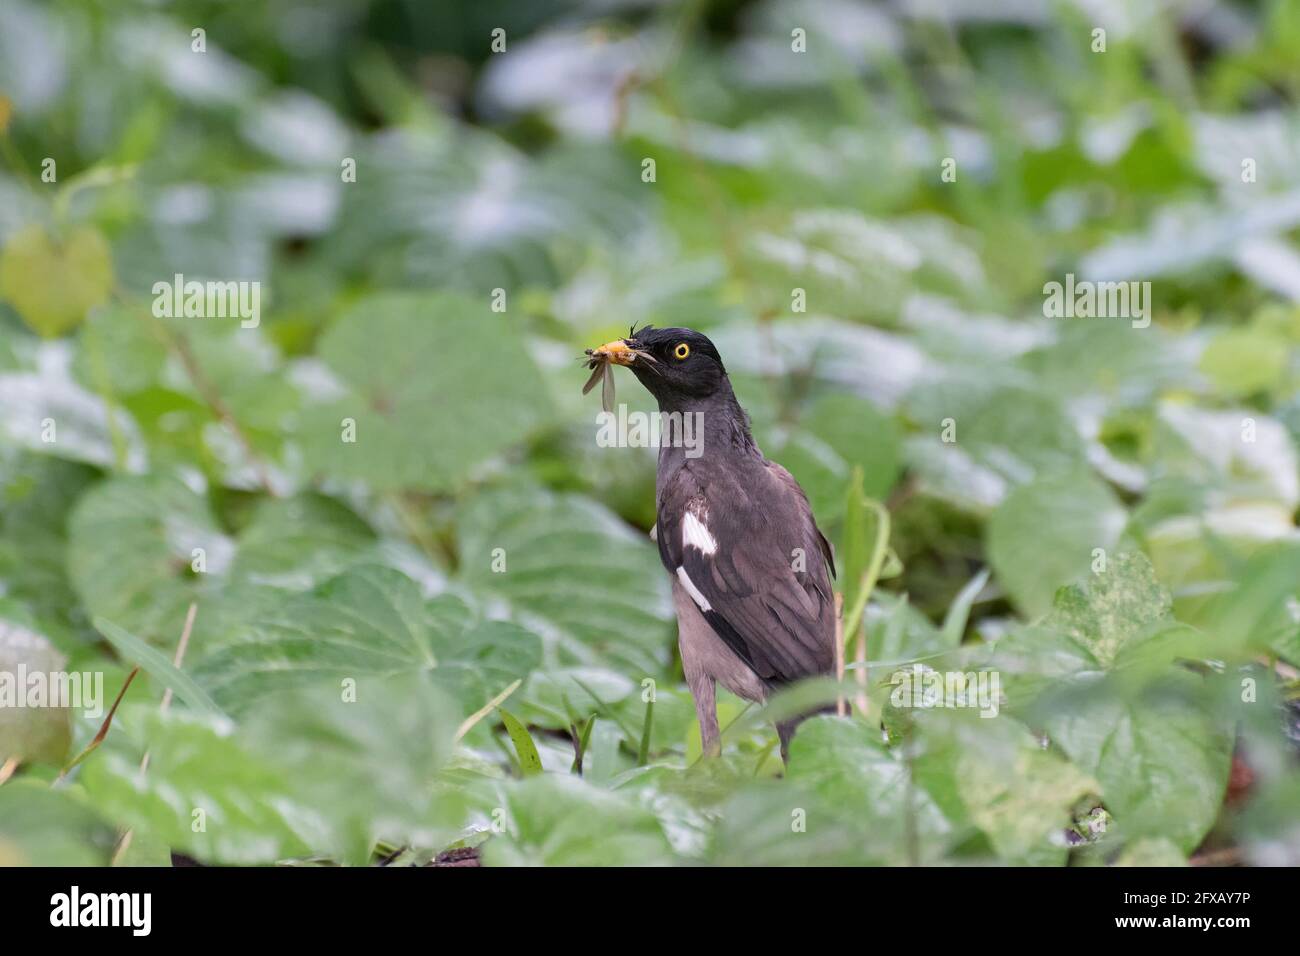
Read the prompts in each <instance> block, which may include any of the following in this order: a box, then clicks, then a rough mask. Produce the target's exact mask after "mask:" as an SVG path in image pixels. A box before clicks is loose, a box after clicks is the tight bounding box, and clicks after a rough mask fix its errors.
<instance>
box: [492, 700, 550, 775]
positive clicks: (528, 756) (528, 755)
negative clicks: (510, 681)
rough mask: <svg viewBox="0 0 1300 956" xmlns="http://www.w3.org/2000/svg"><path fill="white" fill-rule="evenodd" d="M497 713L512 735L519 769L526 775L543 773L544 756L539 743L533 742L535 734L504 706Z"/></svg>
mask: <svg viewBox="0 0 1300 956" xmlns="http://www.w3.org/2000/svg"><path fill="white" fill-rule="evenodd" d="M497 713H499V714H500V715H501V722H502V723H503V724H505V725H506V733H508V734H509V735H510V741H511V743H513V744H514V745H515V756H516V757H518V758H519V769H520V770H522V771H523V774H524V776H525V777H531V776H534V775H536V774H539V773H541V772H542V758H541V757H540V756H539V755H538V753H537V745H536V744H534V743H533V736H532V734H530V733H529V732H528V728H527V727H525V726H524V725H523V724H521V723H520V722H519V718H518V717H516V716H515V715H514V714H512V713H510V711H508V710H506V709H505V708H504V707H498V708H497Z"/></svg>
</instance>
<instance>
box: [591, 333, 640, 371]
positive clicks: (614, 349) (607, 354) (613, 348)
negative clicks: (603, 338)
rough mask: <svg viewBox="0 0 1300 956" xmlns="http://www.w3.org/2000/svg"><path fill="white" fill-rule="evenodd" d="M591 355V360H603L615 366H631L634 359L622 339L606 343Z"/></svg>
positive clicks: (633, 353) (630, 350)
mask: <svg viewBox="0 0 1300 956" xmlns="http://www.w3.org/2000/svg"><path fill="white" fill-rule="evenodd" d="M591 354H592V357H593V358H600V359H604V360H605V361H607V362H613V363H614V364H615V365H631V364H632V359H634V358H635V357H636V353H635V352H633V351H632V348H631V346H629V345H628V344H627V343H626V342H624V341H623V340H622V339H616V340H615V341H613V342H606V343H605V344H604V345H602V346H601V347H600V348H598V349H596V350H594V351H593V352H592V353H591Z"/></svg>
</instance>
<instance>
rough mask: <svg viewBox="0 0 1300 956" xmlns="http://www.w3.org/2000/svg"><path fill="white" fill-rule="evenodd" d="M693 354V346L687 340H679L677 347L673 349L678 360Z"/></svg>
mask: <svg viewBox="0 0 1300 956" xmlns="http://www.w3.org/2000/svg"><path fill="white" fill-rule="evenodd" d="M690 354H691V347H690V346H689V345H687V344H686V343H685V342H678V343H677V348H675V349H673V355H675V356H677V359H678V361H681V360H682V359H684V358H686V356H688V355H690Z"/></svg>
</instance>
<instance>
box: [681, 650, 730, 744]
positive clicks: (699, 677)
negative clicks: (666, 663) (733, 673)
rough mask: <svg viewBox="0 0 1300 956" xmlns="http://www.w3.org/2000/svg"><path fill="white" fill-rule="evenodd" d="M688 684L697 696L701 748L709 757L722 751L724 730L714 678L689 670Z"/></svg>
mask: <svg viewBox="0 0 1300 956" xmlns="http://www.w3.org/2000/svg"><path fill="white" fill-rule="evenodd" d="M686 685H687V686H688V687H690V689H691V696H692V697H693V698H695V716H696V717H698V718H699V721H700V749H701V750H702V752H703V753H704V755H705V756H707V757H716V756H718V754H720V753H722V732H721V731H720V730H719V729H718V705H717V700H716V698H715V691H716V688H715V686H714V683H713V678H712V677H710V676H709V675H708V674H706V673H704V672H703V671H696V672H695V673H690V672H687V674H686Z"/></svg>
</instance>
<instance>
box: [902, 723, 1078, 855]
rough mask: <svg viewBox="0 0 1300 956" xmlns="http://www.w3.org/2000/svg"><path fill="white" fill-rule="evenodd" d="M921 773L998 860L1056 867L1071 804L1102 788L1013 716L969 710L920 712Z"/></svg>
mask: <svg viewBox="0 0 1300 956" xmlns="http://www.w3.org/2000/svg"><path fill="white" fill-rule="evenodd" d="M917 726H918V729H919V731H920V734H921V739H922V741H923V745H922V747H921V751H920V756H919V758H918V762H917V774H918V779H919V780H920V781H921V783H922V784H923V785H924V787H925V788H926V790H927V791H928V792H929V793H930V794H931V795H932V796H933V797H934V798H935V800H936V801H937V802H938V804H939V805H940V806H941V807H942V808H943V809H944V812H945V813H947V814H948V816H949V817H950V818H951V819H952V820H954V821H955V822H959V823H966V822H969V823H973V824H974V825H975V826H977V827H979V828H980V829H981V830H982V831H983V832H984V833H985V835H986V836H987V837H988V839H989V842H990V843H991V844H992V845H993V848H994V849H995V850H996V851H997V854H998V856H999V858H1001V859H1002V860H1004V861H1006V862H1008V863H1011V864H1014V865H1023V866H1060V865H1062V864H1063V863H1064V862H1065V857H1066V850H1065V842H1064V835H1065V830H1066V828H1067V827H1069V826H1070V824H1071V822H1072V819H1073V817H1072V813H1071V811H1072V808H1073V806H1074V804H1075V803H1076V802H1078V801H1079V800H1080V799H1081V798H1083V797H1084V796H1087V795H1088V794H1090V793H1096V792H1098V790H1099V789H1100V788H1099V786H1098V784H1097V782H1096V781H1095V780H1093V779H1092V778H1090V777H1089V776H1088V775H1087V774H1086V773H1081V772H1080V769H1079V768H1078V767H1076V766H1074V765H1073V764H1071V763H1070V762H1068V761H1066V760H1063V759H1061V757H1059V756H1057V755H1056V754H1055V753H1052V752H1050V751H1047V750H1044V749H1042V748H1041V747H1040V746H1039V745H1038V742H1037V741H1036V740H1035V739H1034V738H1033V736H1032V735H1031V734H1030V733H1029V731H1028V730H1027V729H1025V727H1024V726H1022V725H1021V724H1019V723H1017V722H1016V721H1014V720H1010V719H1007V718H998V717H994V718H992V719H987V720H986V719H983V718H981V717H977V716H974V715H973V714H972V713H970V712H965V713H959V712H956V711H937V710H932V711H924V712H922V713H921V714H920V715H919V716H918V718H917Z"/></svg>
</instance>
